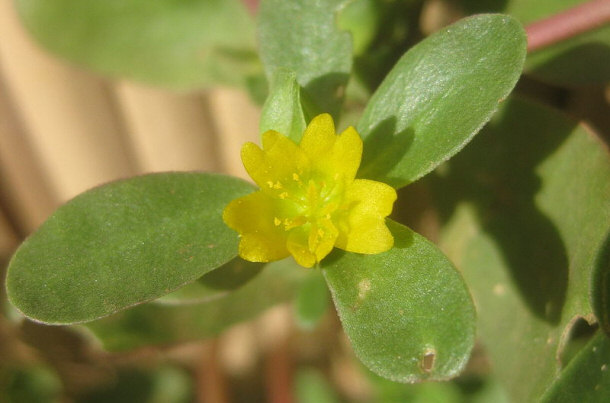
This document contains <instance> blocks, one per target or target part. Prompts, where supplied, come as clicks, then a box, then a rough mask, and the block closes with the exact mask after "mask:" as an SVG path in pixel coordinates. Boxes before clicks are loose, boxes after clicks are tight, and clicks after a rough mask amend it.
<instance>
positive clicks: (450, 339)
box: [322, 221, 475, 382]
mask: <svg viewBox="0 0 610 403" xmlns="http://www.w3.org/2000/svg"><path fill="white" fill-rule="evenodd" d="M388 224H389V227H390V230H391V231H392V234H393V235H394V240H395V241H394V242H395V245H394V247H393V248H392V249H391V250H389V251H388V252H384V253H380V254H377V255H361V254H355V253H347V252H343V251H338V250H337V251H335V252H333V253H332V254H331V255H330V256H329V257H328V258H326V259H325V260H324V261H323V262H322V267H323V273H324V276H325V277H326V281H327V282H328V285H329V287H330V290H331V293H332V296H333V300H334V302H335V306H336V307H337V311H338V312H339V316H340V318H341V322H342V323H343V328H344V329H345V332H346V333H347V336H348V337H349V339H350V341H351V343H352V347H353V349H354V352H355V353H356V355H357V356H358V358H360V360H361V361H362V362H363V363H364V364H365V365H366V366H367V367H368V368H369V369H371V370H372V371H373V372H375V373H376V374H378V375H381V376H383V377H385V378H388V379H390V380H393V381H398V382H416V381H421V380H440V379H447V378H450V377H453V376H455V375H457V374H458V373H459V372H460V370H461V369H462V368H463V367H464V365H465V364H466V361H467V360H468V357H469V355H470V350H471V349H472V346H473V343H474V322H475V312H474V306H473V305H472V300H471V299H470V295H469V294H468V290H467V289H466V285H465V284H464V282H463V280H462V277H461V276H460V274H459V273H458V272H457V271H456V270H455V268H454V267H453V266H452V265H451V263H450V262H449V260H447V258H446V257H445V255H443V254H442V253H441V252H440V251H439V250H438V249H437V248H436V246H434V245H433V244H432V243H430V242H429V241H427V240H426V239H425V238H423V237H422V236H420V235H418V234H417V233H415V232H413V231H411V230H409V229H408V228H407V227H404V226H402V225H400V224H397V223H395V222H392V221H389V222H388Z"/></svg>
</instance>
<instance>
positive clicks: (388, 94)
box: [358, 15, 526, 187]
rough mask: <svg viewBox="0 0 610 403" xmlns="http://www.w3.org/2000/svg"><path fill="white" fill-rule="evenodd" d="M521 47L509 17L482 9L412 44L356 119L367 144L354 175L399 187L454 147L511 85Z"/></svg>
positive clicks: (517, 71) (462, 142) (465, 139)
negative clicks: (359, 168) (492, 13)
mask: <svg viewBox="0 0 610 403" xmlns="http://www.w3.org/2000/svg"><path fill="white" fill-rule="evenodd" d="M525 45H526V39H525V33H524V31H523V28H522V27H521V26H520V24H519V23H518V22H517V21H516V20H515V19H513V18H511V17H509V16H503V15H480V16H474V17H470V18H466V19H463V20H461V21H459V22H457V23H455V24H453V25H451V26H449V27H447V28H445V29H443V30H442V31H440V32H437V33H435V34H433V35H431V36H430V37H428V38H426V39H424V40H423V41H422V42H420V43H419V44H418V45H416V46H415V47H413V48H411V49H410V50H409V51H408V52H407V53H406V54H405V55H404V56H403V57H402V58H401V59H400V60H399V61H398V63H397V64H396V65H395V66H394V68H393V69H392V71H391V72H390V74H389V75H388V76H387V77H386V79H385V80H384V81H383V83H382V84H381V86H380V87H379V88H378V89H377V91H376V92H375V94H374V95H373V97H372V98H371V100H370V102H369V103H368V105H367V107H366V109H365V111H364V114H363V116H362V118H361V120H360V122H359V124H358V131H359V133H360V134H361V135H362V137H363V139H364V142H365V145H364V155H363V160H362V166H361V170H360V172H359V176H360V177H364V178H370V179H376V180H380V181H382V182H386V183H389V184H391V185H393V186H395V187H402V186H405V185H407V184H409V183H410V182H413V181H415V180H416V179H418V178H420V177H421V176H423V175H425V174H426V173H428V172H430V171H431V170H432V169H434V168H435V167H436V166H437V165H438V164H440V163H441V162H443V161H445V160H447V159H448V158H449V157H451V156H452V155H453V154H455V153H456V152H458V151H459V150H460V149H461V148H462V147H464V145H465V144H466V143H467V142H468V141H470V139H471V138H472V137H473V136H474V135H475V134H476V133H477V132H478V131H479V130H480V129H481V127H482V126H483V125H484V124H485V123H486V122H487V121H488V120H489V118H490V117H491V115H492V114H493V112H494V111H495V110H496V109H497V107H498V103H499V102H501V101H502V100H503V99H505V98H506V96H507V95H508V94H509V93H510V91H511V90H512V88H513V86H514V85H515V83H516V82H517V79H518V78H519V76H520V74H521V69H522V67H523V62H524V58H525Z"/></svg>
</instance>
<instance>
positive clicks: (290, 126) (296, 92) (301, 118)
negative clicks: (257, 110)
mask: <svg viewBox="0 0 610 403" xmlns="http://www.w3.org/2000/svg"><path fill="white" fill-rule="evenodd" d="M305 126H306V123H305V115H304V114H303V107H302V106H301V87H300V86H299V83H297V80H296V74H295V73H294V72H292V71H288V70H285V69H276V70H275V71H274V72H273V77H272V80H271V89H270V91H269V97H268V98H267V101H265V105H264V106H263V110H262V112H261V120H260V132H261V133H264V132H266V131H267V130H275V131H276V132H280V133H282V134H283V135H285V136H287V137H289V138H291V139H292V140H293V141H294V142H295V143H298V142H299V141H301V137H302V136H303V132H304V131H305Z"/></svg>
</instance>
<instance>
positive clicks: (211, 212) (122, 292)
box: [6, 173, 253, 324]
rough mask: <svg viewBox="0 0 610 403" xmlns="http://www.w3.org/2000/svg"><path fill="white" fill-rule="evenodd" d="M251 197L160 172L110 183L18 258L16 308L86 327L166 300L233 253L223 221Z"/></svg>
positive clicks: (222, 181) (216, 180)
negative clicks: (230, 207)
mask: <svg viewBox="0 0 610 403" xmlns="http://www.w3.org/2000/svg"><path fill="white" fill-rule="evenodd" d="M252 190H253V187H252V185H250V184H248V183H246V182H244V181H242V180H240V179H237V178H232V177H229V176H222V175H213V174H203V173H164V174H152V175H146V176H141V177H136V178H132V179H128V180H122V181H118V182H113V183H110V184H107V185H104V186H101V187H97V188H94V189H92V190H90V191H88V192H85V193H83V194H81V195H79V196H77V197H76V198H74V199H73V200H71V201H70V202H68V203H67V204H65V205H64V206H62V207H60V208H59V209H58V210H57V211H56V212H55V213H54V214H53V215H52V216H51V217H50V218H49V219H48V220H47V221H46V222H45V223H44V224H43V225H42V226H41V227H40V229H39V230H38V231H37V232H35V233H34V234H33V235H32V236H30V238H28V239H27V240H26V241H25V242H24V243H23V244H22V245H21V247H20V248H19V249H18V250H17V252H16V253H15V255H14V257H13V258H12V260H11V262H10V265H9V269H8V275H7V283H6V286H7V292H8V297H9V299H10V301H11V302H12V303H13V305H15V306H16V307H17V308H18V309H19V310H20V311H21V312H23V313H24V314H25V315H26V316H28V317H29V318H31V319H34V320H37V321H41V322H45V323H53V324H68V323H75V322H86V321H90V320H94V319H97V318H100V317H102V316H106V315H109V314H111V313H114V312H116V311H119V310H122V309H125V308H128V307H130V306H132V305H135V304H138V303H141V302H145V301H149V300H151V299H155V298H158V297H160V296H161V295H164V294H167V293H169V292H171V291H173V290H175V289H177V288H179V287H181V286H183V285H185V284H187V283H189V282H191V281H193V280H195V279H197V278H199V277H201V276H202V275H203V274H205V273H207V272H209V271H210V270H212V269H215V268H216V267H218V266H220V265H222V264H224V263H226V262H227V261H229V260H231V259H233V258H234V257H235V256H236V255H237V242H238V237H237V234H236V233H235V232H234V231H232V230H231V229H229V228H228V227H227V226H226V225H225V224H224V222H223V221H222V218H221V214H222V210H223V209H224V207H225V206H226V205H227V203H229V202H230V201H231V200H233V199H235V198H237V197H239V196H243V195H245V194H247V193H249V192H251V191H252Z"/></svg>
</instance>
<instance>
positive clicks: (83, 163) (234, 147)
mask: <svg viewBox="0 0 610 403" xmlns="http://www.w3.org/2000/svg"><path fill="white" fill-rule="evenodd" d="M258 116H259V110H258V108H257V107H256V106H254V105H253V104H252V103H251V101H250V100H249V98H248V97H247V95H246V94H245V93H244V92H242V91H239V90H236V89H228V88H215V89H210V90H206V91H202V92H200V93H194V94H176V93H172V92H169V91H165V90H163V89H159V88H151V87H147V86H145V85H142V84H139V83H134V82H128V81H121V80H110V79H107V78H101V77H99V76H97V75H95V74H94V73H91V72H88V71H84V70H82V69H80V68H79V67H77V66H74V65H72V64H70V63H69V62H66V61H64V60H60V59H58V58H57V57H55V56H53V55H51V54H48V53H47V52H45V51H44V50H43V49H41V48H40V47H39V46H38V45H37V44H36V43H34V42H33V41H32V40H31V39H30V36H29V35H28V33H27V32H25V31H24V29H23V28H22V27H21V26H20V23H19V21H18V18H17V16H16V13H15V10H14V7H13V4H12V1H11V0H0V207H1V210H0V251H2V253H0V257H2V256H4V257H6V256H7V254H8V253H10V250H11V249H12V248H13V247H14V246H15V243H16V242H18V240H19V239H20V238H22V237H23V236H25V235H27V234H28V233H31V232H32V231H33V230H34V229H36V228H37V226H38V225H40V224H41V223H42V222H43V221H44V220H45V218H46V217H48V215H49V214H50V213H51V212H52V211H53V210H54V209H55V208H57V207H58V206H59V205H60V204H61V203H63V202H65V201H67V200H68V199H70V198H72V197H74V196H75V195H77V194H78V193H80V192H83V191H84V190H87V189H89V188H91V187H93V186H96V185H98V184H100V183H105V182H108V181H112V180H114V179H118V178H123V177H129V176H133V175H139V174H143V173H146V172H157V171H172V170H204V171H214V172H226V173H231V174H234V175H238V176H243V175H244V171H243V168H242V167H241V163H240V161H239V149H240V147H241V144H242V143H243V142H245V141H247V140H254V141H256V138H257V136H258Z"/></svg>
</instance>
